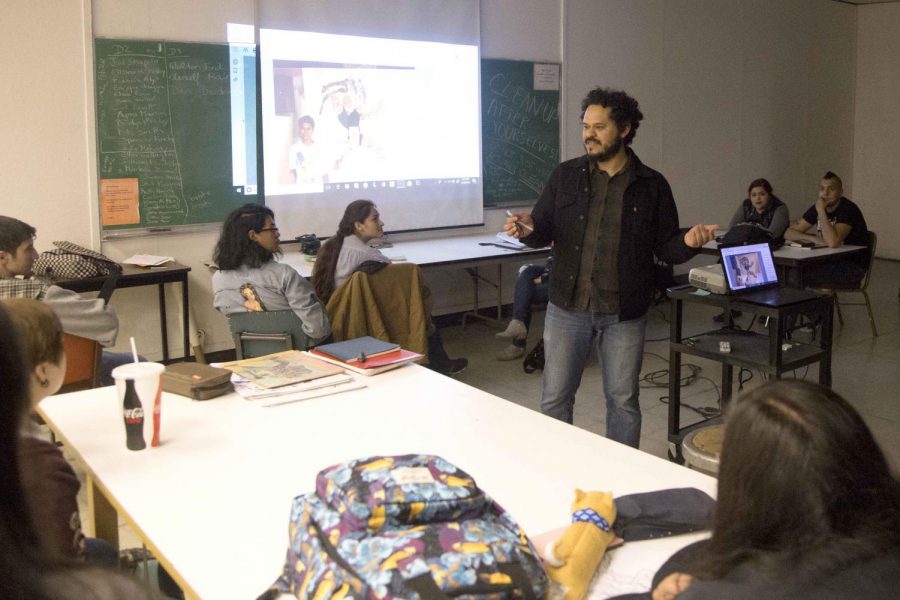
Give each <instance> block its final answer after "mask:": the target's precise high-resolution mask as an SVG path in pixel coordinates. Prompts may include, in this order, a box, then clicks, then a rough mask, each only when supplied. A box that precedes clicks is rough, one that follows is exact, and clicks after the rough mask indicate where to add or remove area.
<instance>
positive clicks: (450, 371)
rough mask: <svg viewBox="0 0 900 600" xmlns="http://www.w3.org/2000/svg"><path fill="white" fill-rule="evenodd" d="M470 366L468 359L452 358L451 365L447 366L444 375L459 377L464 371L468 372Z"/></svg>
mask: <svg viewBox="0 0 900 600" xmlns="http://www.w3.org/2000/svg"><path fill="white" fill-rule="evenodd" d="M468 366H469V359H467V358H451V359H450V364H449V365H447V369H446V370H445V371H442V373H443V374H444V375H459V374H460V373H462V372H463V371H465V370H466V367H468Z"/></svg>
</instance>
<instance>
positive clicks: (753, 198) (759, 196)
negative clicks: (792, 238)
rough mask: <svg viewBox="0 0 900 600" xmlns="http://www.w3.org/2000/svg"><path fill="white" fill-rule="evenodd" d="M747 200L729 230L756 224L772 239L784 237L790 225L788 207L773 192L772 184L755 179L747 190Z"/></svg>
mask: <svg viewBox="0 0 900 600" xmlns="http://www.w3.org/2000/svg"><path fill="white" fill-rule="evenodd" d="M747 196H748V197H747V198H745V199H744V201H743V202H741V205H740V206H738V209H737V210H736V211H735V213H734V216H732V217H731V222H730V223H729V224H728V229H731V228H732V227H734V226H735V225H737V224H739V223H755V224H756V225H759V226H760V227H762V228H763V229H765V230H766V231H768V232H769V233H771V234H772V239H776V240H777V239H780V238H782V237H784V230H785V229H787V228H788V225H790V218H789V217H788V207H787V205H786V204H785V203H784V202H782V201H781V200H780V199H779V198H778V196H776V195H775V194H774V193H773V192H772V184H771V183H769V182H768V181H767V180H765V179H762V178H760V179H754V180H753V181H751V182H750V187H748V188H747Z"/></svg>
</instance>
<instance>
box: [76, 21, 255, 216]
mask: <svg viewBox="0 0 900 600" xmlns="http://www.w3.org/2000/svg"><path fill="white" fill-rule="evenodd" d="M94 50H95V53H94V54H95V67H96V85H97V133H98V136H97V139H98V150H99V171H100V179H101V182H102V181H103V180H109V179H120V178H134V177H136V178H138V185H139V206H140V223H131V224H126V225H110V224H108V223H107V224H105V225H104V226H103V228H104V230H107V231H109V230H115V229H135V228H145V229H154V228H157V229H159V228H161V229H167V228H170V227H174V226H180V225H191V224H197V223H214V222H220V221H222V220H223V219H224V217H225V216H226V215H227V214H228V213H229V212H230V211H231V210H232V209H234V208H235V207H237V206H240V205H242V204H244V203H246V202H257V201H258V197H257V195H256V194H255V193H254V194H250V195H247V194H245V193H244V192H245V191H246V189H245V188H244V187H243V186H235V185H234V184H233V176H232V155H231V85H230V80H229V68H230V66H229V47H228V45H225V44H192V43H175V42H162V41H138V40H113V39H96V40H95V41H94ZM254 126H255V124H254ZM249 142H250V144H251V146H252V148H253V155H254V157H253V160H254V161H255V152H256V151H255V148H256V140H255V138H254V139H252V140H249ZM254 164H255V162H254ZM250 189H251V190H253V191H256V190H255V186H253V187H251V188H250ZM101 203H103V199H102V198H101ZM102 209H103V207H102V206H101V214H102V212H103V210H102Z"/></svg>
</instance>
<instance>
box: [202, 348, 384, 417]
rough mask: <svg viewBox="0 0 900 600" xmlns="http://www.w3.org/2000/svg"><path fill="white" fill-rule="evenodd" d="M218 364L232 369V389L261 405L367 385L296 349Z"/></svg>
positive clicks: (315, 396)
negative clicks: (259, 402) (259, 401)
mask: <svg viewBox="0 0 900 600" xmlns="http://www.w3.org/2000/svg"><path fill="white" fill-rule="evenodd" d="M218 366H221V367H222V368H225V369H228V370H230V371H231V372H232V375H231V382H232V383H233V384H234V390H235V391H236V392H237V393H238V394H240V395H241V396H243V397H244V398H246V399H247V400H261V401H262V403H261V404H262V406H276V405H278V404H286V403H289V402H297V401H299V400H307V399H310V398H318V397H320V396H330V395H332V394H339V393H341V392H347V391H350V390H358V389H360V388H364V387H366V386H365V384H363V383H359V382H357V381H355V380H354V379H353V377H352V376H351V375H348V374H347V373H345V372H344V370H343V369H341V368H340V367H338V366H335V365H329V364H325V363H323V362H321V361H318V360H313V359H311V358H310V357H308V356H304V353H302V352H300V351H299V350H289V351H287V352H278V353H275V354H269V355H267V356H260V357H258V358H248V359H245V360H235V361H232V362H227V363H222V364H220V365H218Z"/></svg>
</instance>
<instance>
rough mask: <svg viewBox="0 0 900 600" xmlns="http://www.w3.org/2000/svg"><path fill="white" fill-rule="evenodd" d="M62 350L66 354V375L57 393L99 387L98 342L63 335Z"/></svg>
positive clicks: (66, 334)
mask: <svg viewBox="0 0 900 600" xmlns="http://www.w3.org/2000/svg"><path fill="white" fill-rule="evenodd" d="M63 349H64V350H65V353H66V373H65V375H64V376H63V384H62V387H60V388H59V393H66V392H76V391H78V390H87V389H91V388H95V387H99V386H100V357H101V355H102V353H103V347H102V346H100V342H97V341H96V340H89V339H87V338H83V337H80V336H77V335H72V334H71V333H64V334H63Z"/></svg>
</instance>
